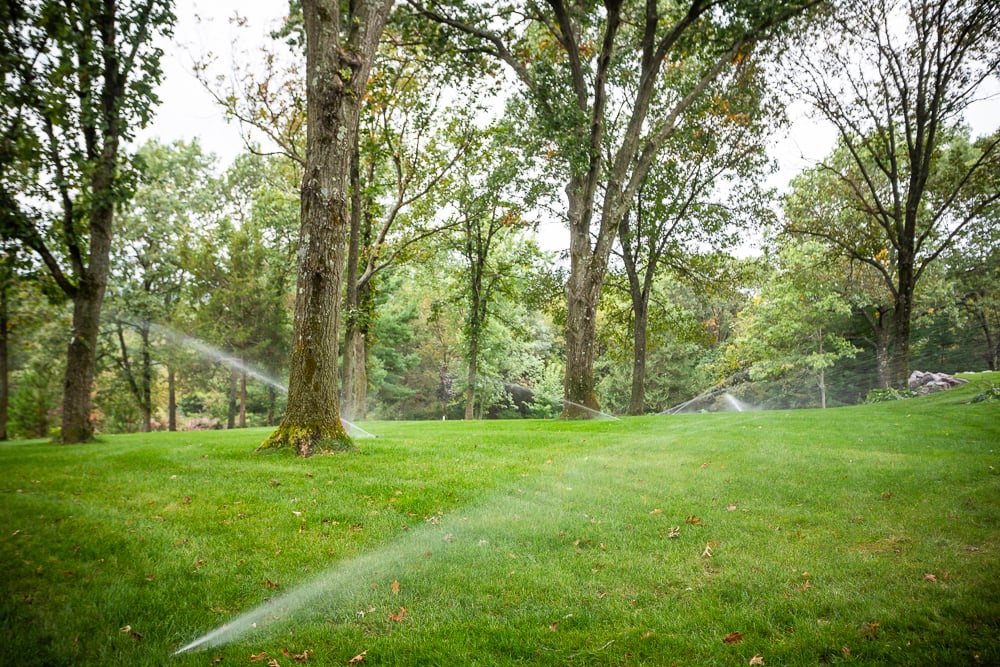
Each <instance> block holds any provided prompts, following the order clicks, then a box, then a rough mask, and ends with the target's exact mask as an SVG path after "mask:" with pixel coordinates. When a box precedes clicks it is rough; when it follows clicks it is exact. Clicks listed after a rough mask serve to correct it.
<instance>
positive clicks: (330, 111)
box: [261, 0, 392, 456]
mask: <svg viewBox="0 0 1000 667" xmlns="http://www.w3.org/2000/svg"><path fill="white" fill-rule="evenodd" d="M391 7H392V0H358V1H357V2H355V3H352V4H351V16H349V17H345V19H344V20H343V25H345V26H348V30H349V31H350V34H349V37H348V40H347V43H346V44H345V45H343V46H342V45H341V43H340V33H339V30H340V28H341V23H342V21H341V16H340V9H341V8H340V3H339V2H335V1H332V0H303V2H302V15H303V19H304V23H305V33H306V107H307V110H306V113H307V117H308V119H309V122H308V123H307V126H306V165H305V170H304V173H303V178H302V190H301V207H300V216H301V224H300V231H299V244H300V249H299V267H298V282H297V289H296V295H295V315H294V320H293V330H292V351H291V363H290V373H289V379H288V407H287V409H286V411H285V417H284V419H282V421H281V424H280V425H279V426H278V429H277V430H276V431H275V432H274V433H273V434H272V435H271V436H270V437H269V438H268V440H267V441H265V442H264V443H263V444H262V445H261V447H262V448H266V447H291V448H293V449H294V450H295V452H296V453H297V454H298V455H299V456H310V455H312V454H313V453H314V452H316V451H319V450H325V449H344V448H349V447H352V446H353V445H352V443H351V441H350V438H349V437H348V436H347V433H346V431H345V430H344V426H343V424H342V423H341V421H340V407H339V397H338V390H337V375H338V373H337V360H338V355H337V347H338V345H337V342H338V336H339V333H340V332H339V331H338V328H339V319H340V289H341V283H342V279H343V272H344V254H345V244H346V242H347V239H348V233H349V228H350V219H349V217H348V208H347V203H348V197H349V189H350V188H349V185H350V172H351V156H352V155H353V153H354V148H355V146H356V145H357V132H358V113H359V109H360V104H361V100H362V98H363V96H364V88H365V84H366V82H367V80H368V73H369V71H370V69H371V62H372V58H373V54H374V52H375V49H376V47H377V45H378V39H379V36H380V35H381V33H382V28H383V26H384V25H385V20H386V17H387V16H388V13H389V9H390V8H391Z"/></svg>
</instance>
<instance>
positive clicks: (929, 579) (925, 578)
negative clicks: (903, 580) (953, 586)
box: [924, 574, 937, 581]
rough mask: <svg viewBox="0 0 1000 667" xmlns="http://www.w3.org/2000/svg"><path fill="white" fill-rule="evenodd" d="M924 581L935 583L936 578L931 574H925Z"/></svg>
mask: <svg viewBox="0 0 1000 667" xmlns="http://www.w3.org/2000/svg"><path fill="white" fill-rule="evenodd" d="M924 581H937V577H935V576H934V575H933V574H925V575H924Z"/></svg>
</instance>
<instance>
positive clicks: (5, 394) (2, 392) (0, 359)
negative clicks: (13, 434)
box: [0, 279, 10, 440]
mask: <svg viewBox="0 0 1000 667" xmlns="http://www.w3.org/2000/svg"><path fill="white" fill-rule="evenodd" d="M8 283H9V281H8V280H6V279H4V281H3V283H2V284H0V440H6V439H7V406H8V405H9V403H10V371H9V362H8V358H7V355H8V347H7V329H8V327H9V326H10V323H9V321H8V320H9V317H8V314H7V313H8V304H7V287H8Z"/></svg>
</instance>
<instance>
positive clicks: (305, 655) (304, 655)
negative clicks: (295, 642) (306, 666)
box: [281, 648, 316, 662]
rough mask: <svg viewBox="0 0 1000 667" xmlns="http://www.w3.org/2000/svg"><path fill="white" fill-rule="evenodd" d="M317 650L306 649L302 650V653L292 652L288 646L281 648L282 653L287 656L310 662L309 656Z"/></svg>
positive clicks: (298, 660) (295, 659)
mask: <svg viewBox="0 0 1000 667" xmlns="http://www.w3.org/2000/svg"><path fill="white" fill-rule="evenodd" d="M315 652H316V651H313V650H312V649H306V650H305V651H302V653H292V652H291V651H289V650H288V649H287V648H283V649H281V655H283V656H285V657H286V658H291V659H292V660H294V661H295V662H308V661H309V656H310V655H312V654H313V653H315Z"/></svg>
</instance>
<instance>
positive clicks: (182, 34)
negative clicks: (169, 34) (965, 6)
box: [139, 0, 1000, 249]
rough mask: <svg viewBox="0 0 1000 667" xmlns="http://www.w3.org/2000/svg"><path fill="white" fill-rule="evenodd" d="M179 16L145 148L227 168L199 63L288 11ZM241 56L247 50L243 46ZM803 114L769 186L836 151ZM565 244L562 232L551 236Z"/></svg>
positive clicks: (980, 123) (775, 152)
mask: <svg viewBox="0 0 1000 667" xmlns="http://www.w3.org/2000/svg"><path fill="white" fill-rule="evenodd" d="M175 11H176V14H177V26H176V28H175V31H174V38H173V39H172V40H170V41H169V42H168V43H166V44H165V45H164V51H165V53H164V57H163V62H162V66H163V70H164V82H163V84H162V85H161V87H160V89H159V95H160V99H161V104H160V106H159V108H158V111H157V113H156V117H155V119H154V121H153V123H152V124H151V125H150V126H149V127H148V128H147V129H146V130H145V131H143V132H142V133H140V136H139V140H140V141H145V140H148V139H151V138H154V137H155V138H158V139H160V140H161V141H164V142H169V141H174V140H178V139H183V140H191V139H193V138H194V137H197V138H198V139H199V141H200V143H201V145H202V147H203V148H205V149H206V150H207V151H210V152H212V153H215V154H216V155H217V156H218V157H219V158H220V161H221V163H222V166H226V165H228V164H229V163H230V162H231V161H232V160H233V158H234V157H235V156H236V155H237V154H238V153H239V152H240V151H241V150H242V149H243V147H244V144H243V139H242V137H241V134H240V128H239V126H238V125H237V124H236V123H233V122H229V123H227V122H226V120H225V118H224V117H223V113H222V109H221V107H220V106H219V105H218V104H217V103H216V102H215V100H213V99H212V97H211V95H209V93H208V92H207V91H206V90H205V89H204V87H203V86H202V85H201V84H200V83H199V82H198V80H197V79H196V78H195V77H194V74H193V73H192V66H193V63H194V61H195V60H197V59H200V58H203V57H204V56H205V54H208V53H211V54H214V55H215V56H216V57H217V59H218V60H217V62H218V66H219V69H220V71H222V68H224V67H225V66H227V65H228V64H229V63H231V62H233V60H234V55H235V56H236V60H237V61H243V60H245V59H246V57H245V56H244V57H241V54H240V53H236V54H234V52H233V43H234V40H235V39H236V38H237V37H239V42H240V44H242V45H248V44H251V43H252V42H253V41H254V40H255V39H258V40H261V41H263V40H265V39H266V38H267V35H268V33H269V32H270V30H272V29H273V28H274V27H276V26H277V25H278V24H279V22H280V20H281V18H282V17H283V16H284V15H285V13H286V11H287V3H286V2H284V1H283V0H268V1H266V2H265V1H263V0H251V1H249V2H248V1H247V0H243V1H239V0H213V2H199V1H198V0H177V3H176V7H175ZM237 12H238V13H239V15H240V16H242V17H245V18H246V19H247V21H248V26H247V27H245V28H237V27H235V26H234V25H233V24H232V21H231V19H232V17H233V16H234V15H235V14H236V13H237ZM241 48H246V46H243V47H241ZM991 92H992V94H993V95H992V97H991V98H990V99H989V100H988V101H985V102H980V103H978V104H977V105H975V106H974V107H973V108H972V109H971V110H970V113H969V114H968V115H967V120H968V122H969V123H970V124H971V126H972V127H973V130H974V133H975V134H985V133H987V132H990V131H992V130H994V129H996V128H997V127H998V126H1000V85H997V83H996V81H994V82H993V85H992V86H991ZM803 111H804V107H803V108H799V109H794V108H793V109H792V113H793V115H794V116H795V117H796V119H795V120H794V122H793V123H792V125H791V127H790V128H789V131H788V133H787V136H778V137H775V139H774V144H773V146H774V148H773V149H772V156H773V157H774V158H775V159H776V160H777V162H778V169H779V171H778V173H777V174H776V175H775V176H774V177H773V178H772V179H771V180H770V182H771V184H772V185H774V186H776V187H783V186H784V185H785V184H786V183H787V182H788V180H789V179H790V178H791V177H793V176H794V175H795V174H797V173H798V172H799V171H801V170H802V169H803V168H805V167H807V166H809V165H812V164H815V162H816V161H818V160H819V159H821V158H822V157H824V156H825V155H826V154H827V153H829V151H830V150H831V148H832V147H833V143H834V138H835V135H834V132H833V131H832V129H830V128H829V127H828V126H827V125H825V124H822V123H816V122H814V121H812V120H810V119H809V118H808V117H807V116H806V115H804V113H803ZM549 233H550V234H551V235H553V236H558V232H557V231H556V230H550V232H549ZM547 241H548V242H547V243H545V245H546V246H550V245H551V246H552V248H550V249H563V248H565V247H566V245H567V244H565V243H563V241H562V240H561V239H560V238H550V239H547Z"/></svg>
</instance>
